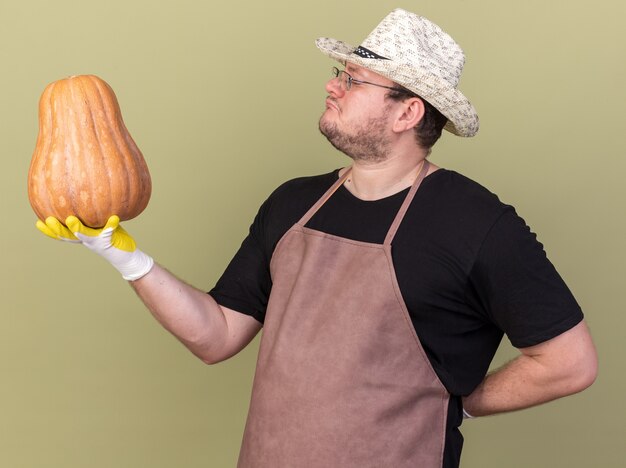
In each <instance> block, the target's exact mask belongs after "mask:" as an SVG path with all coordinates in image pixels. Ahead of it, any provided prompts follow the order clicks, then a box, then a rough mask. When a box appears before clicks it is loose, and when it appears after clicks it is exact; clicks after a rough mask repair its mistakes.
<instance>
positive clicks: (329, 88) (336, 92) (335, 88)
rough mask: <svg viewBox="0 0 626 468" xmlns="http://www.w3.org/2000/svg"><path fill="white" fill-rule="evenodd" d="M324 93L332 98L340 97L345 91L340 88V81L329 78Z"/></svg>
mask: <svg viewBox="0 0 626 468" xmlns="http://www.w3.org/2000/svg"><path fill="white" fill-rule="evenodd" d="M326 92H327V93H328V94H330V95H331V96H333V97H341V96H343V95H344V94H345V93H346V91H345V90H344V89H343V86H341V80H340V79H339V78H337V77H335V78H331V79H330V80H328V81H327V82H326Z"/></svg>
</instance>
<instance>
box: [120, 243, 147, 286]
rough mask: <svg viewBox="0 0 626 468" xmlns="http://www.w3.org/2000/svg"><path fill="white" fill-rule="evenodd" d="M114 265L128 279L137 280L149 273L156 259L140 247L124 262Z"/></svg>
mask: <svg viewBox="0 0 626 468" xmlns="http://www.w3.org/2000/svg"><path fill="white" fill-rule="evenodd" d="M113 266H114V267H115V268H116V269H117V271H119V272H120V273H121V274H122V278H124V279H125V280H126V281H136V280H138V279H139V278H142V277H144V276H145V275H147V274H148V273H149V272H150V270H152V267H153V266H154V260H153V259H152V257H150V256H149V255H147V254H145V253H144V252H142V251H141V250H139V249H135V250H134V251H133V252H132V254H131V255H130V256H128V257H127V260H126V261H125V262H124V263H120V264H115V263H113Z"/></svg>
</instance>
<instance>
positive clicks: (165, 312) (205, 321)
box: [130, 264, 260, 364]
mask: <svg viewBox="0 0 626 468" xmlns="http://www.w3.org/2000/svg"><path fill="white" fill-rule="evenodd" d="M130 284H131V286H132V287H133V289H134V290H135V292H136V293H137V295H138V296H139V297H140V298H141V300H142V301H143V302H144V304H145V305H146V306H147V307H148V309H149V310H150V312H151V313H152V315H153V316H154V317H155V318H156V319H157V320H158V321H159V323H160V324H161V325H163V327H165V328H166V329H167V330H168V331H169V332H170V333H172V334H173V335H174V336H176V338H178V340H180V341H181V342H182V343H183V344H184V345H185V346H186V347H187V348H188V349H189V350H190V351H191V352H192V353H194V354H195V355H196V356H198V357H199V358H200V359H202V360H203V361H204V362H206V363H208V364H212V363H215V362H219V361H222V360H224V359H227V358H228V357H230V356H232V355H234V354H236V353H237V352H238V351H239V350H241V349H242V348H243V347H244V346H245V345H247V344H248V343H249V342H250V340H252V338H254V336H255V335H256V333H257V332H258V330H259V329H260V324H259V323H258V322H256V320H255V319H253V318H252V317H249V316H245V315H243V314H240V313H237V312H234V311H231V310H230V309H226V308H222V307H221V306H220V305H219V304H218V303H217V302H215V300H214V299H213V298H212V297H211V296H210V295H208V294H206V293H205V292H204V291H201V290H199V289H196V288H194V287H193V286H190V285H189V284H187V283H185V282H183V281H182V280H180V279H178V278H176V277H175V276H174V275H173V274H171V273H170V272H169V271H167V270H166V269H164V268H163V267H161V266H160V265H158V264H155V265H154V267H153V268H152V270H151V271H150V273H148V274H147V275H145V276H144V277H142V278H141V279H139V280H137V281H131V282H130Z"/></svg>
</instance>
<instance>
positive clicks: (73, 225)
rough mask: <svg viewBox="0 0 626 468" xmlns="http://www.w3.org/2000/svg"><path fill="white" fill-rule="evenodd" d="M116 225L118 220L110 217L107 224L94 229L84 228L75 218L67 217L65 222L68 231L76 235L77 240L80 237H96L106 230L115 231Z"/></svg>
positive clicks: (115, 217)
mask: <svg viewBox="0 0 626 468" xmlns="http://www.w3.org/2000/svg"><path fill="white" fill-rule="evenodd" d="M118 223H119V218H118V217H117V216H111V217H110V218H109V220H108V222H107V224H106V225H105V226H104V227H103V228H98V229H94V228H90V227H89V226H85V225H84V224H83V223H82V222H81V221H80V219H78V218H77V217H76V216H68V217H67V219H66V220H65V224H66V226H67V227H68V228H69V229H70V231H72V232H73V233H74V234H76V235H77V236H76V237H79V238H80V237H81V235H82V236H89V237H98V236H99V235H100V234H102V232H103V231H105V230H106V229H110V230H113V229H115V228H116V227H117V224H118Z"/></svg>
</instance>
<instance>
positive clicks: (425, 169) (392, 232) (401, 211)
mask: <svg viewBox="0 0 626 468" xmlns="http://www.w3.org/2000/svg"><path fill="white" fill-rule="evenodd" d="M429 167H430V163H429V162H428V160H427V159H424V164H423V166H422V170H421V171H420V173H419V175H418V176H417V178H416V179H415V182H413V185H412V186H411V189H410V190H409V193H407V195H406V197H405V198H404V202H403V203H402V206H401V207H400V209H399V210H398V214H396V217H395V219H394V220H393V223H391V227H390V228H389V231H388V232H387V236H386V237H385V242H384V243H383V245H391V242H392V241H393V238H394V237H395V235H396V232H397V231H398V228H399V227H400V223H402V220H403V219H404V215H405V214H406V212H407V210H408V209H409V206H410V205H411V202H412V201H413V198H414V197H415V193H416V192H417V189H418V188H419V186H420V184H421V183H422V180H424V177H426V174H427V173H428V168H429Z"/></svg>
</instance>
